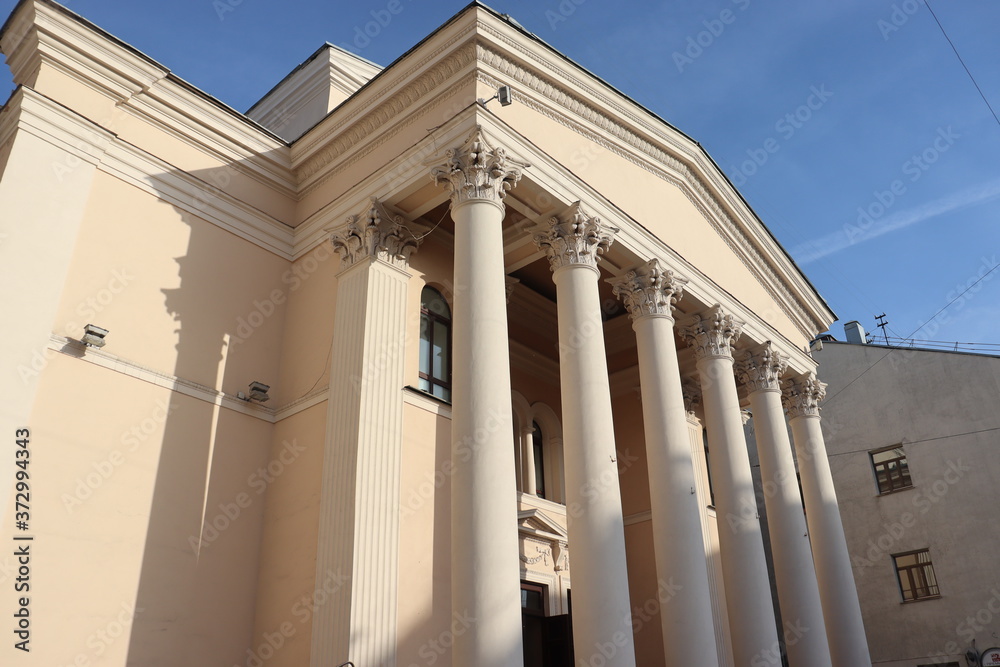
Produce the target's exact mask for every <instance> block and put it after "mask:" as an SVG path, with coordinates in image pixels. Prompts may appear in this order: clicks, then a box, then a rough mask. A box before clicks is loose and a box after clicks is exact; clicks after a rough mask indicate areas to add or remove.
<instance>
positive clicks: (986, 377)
mask: <svg viewBox="0 0 1000 667" xmlns="http://www.w3.org/2000/svg"><path fill="white" fill-rule="evenodd" d="M852 329H853V328H852V327H851V326H850V325H848V334H849V335H848V339H849V340H853V341H854V342H840V341H835V340H833V339H832V337H830V336H825V337H821V339H819V340H817V341H814V343H813V345H812V347H813V350H812V352H813V356H814V358H815V359H816V360H817V361H818V362H819V373H818V375H819V379H820V380H822V381H823V382H825V383H826V384H827V387H826V397H825V399H824V401H823V403H822V404H821V409H822V415H823V422H822V424H823V433H824V436H825V439H826V446H827V449H828V453H829V460H830V467H831V470H832V474H833V480H834V484H835V487H836V493H837V498H838V499H839V503H840V512H841V515H842V517H843V524H844V530H845V533H846V537H847V544H848V549H849V551H850V555H851V561H852V565H853V570H854V578H855V580H856V582H857V588H858V594H859V597H860V602H861V610H862V615H863V618H864V623H865V629H866V634H867V638H868V643H869V648H870V651H871V657H872V664H873V665H878V666H880V667H919V666H923V665H956V666H962V667H966V666H967V665H969V666H972V667H975V666H976V665H983V666H986V665H997V664H1000V649H996V650H991V649H994V648H995V647H1000V559H998V555H1000V521H998V519H1000V517H998V492H1000V400H998V399H1000V357H997V356H991V355H983V354H971V353H963V352H953V351H939V350H930V349H915V348H899V347H889V346H885V345H878V344H865V343H864V342H863V341H864V340H865V336H864V332H863V331H860V335H857V330H856V329H854V330H852Z"/></svg>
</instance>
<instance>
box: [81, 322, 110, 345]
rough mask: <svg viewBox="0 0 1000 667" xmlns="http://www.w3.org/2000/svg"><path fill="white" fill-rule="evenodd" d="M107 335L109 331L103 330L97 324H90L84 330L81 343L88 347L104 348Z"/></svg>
mask: <svg viewBox="0 0 1000 667" xmlns="http://www.w3.org/2000/svg"><path fill="white" fill-rule="evenodd" d="M107 335H108V330H107V329H102V328H101V327H99V326H97V325H95V324H88V325H87V326H85V327H84V328H83V336H82V337H81V338H80V342H81V343H83V344H84V345H86V346H87V347H104V343H105V341H104V338H105V337H106V336H107Z"/></svg>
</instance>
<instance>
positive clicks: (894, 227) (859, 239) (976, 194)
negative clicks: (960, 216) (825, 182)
mask: <svg viewBox="0 0 1000 667" xmlns="http://www.w3.org/2000/svg"><path fill="white" fill-rule="evenodd" d="M997 196H1000V180H997V181H993V182H991V183H985V184H981V185H977V186H974V187H971V188H966V189H965V190H962V191H961V192H956V193H955V194H952V195H949V196H947V197H942V198H940V199H935V200H934V201H930V202H927V203H925V204H921V205H920V206H915V207H913V208H909V209H906V210H905V211H898V212H896V213H893V214H892V215H888V216H886V217H884V218H881V219H878V220H875V221H873V223H872V224H870V225H869V226H867V227H863V226H862V225H859V224H854V223H849V224H846V225H844V228H843V229H841V230H840V231H837V232H833V233H831V234H827V235H826V236H822V237H820V238H818V239H813V240H812V241H806V242H805V243H803V244H801V245H798V246H796V247H795V248H792V250H791V254H792V257H794V258H795V261H796V262H798V263H799V265H800V266H801V265H805V264H809V263H811V262H815V261H816V260H817V259H821V258H823V257H826V256H828V255H832V254H834V253H837V252H840V251H841V250H845V249H847V248H850V247H851V246H854V245H858V244H859V243H865V242H867V241H871V240H872V239H875V238H878V237H879V236H884V235H885V234H889V233H891V232H896V231H899V230H901V229H906V228H907V227H911V226H913V225H916V224H919V223H921V222H924V221H925V220H930V219H932V218H936V217H937V216H939V215H943V214H945V213H951V212H952V211H957V210H960V209H963V208H966V207H968V206H973V205H975V204H980V203H982V202H985V201H988V200H990V199H993V198H995V197H997Z"/></svg>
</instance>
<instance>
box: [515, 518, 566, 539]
mask: <svg viewBox="0 0 1000 667" xmlns="http://www.w3.org/2000/svg"><path fill="white" fill-rule="evenodd" d="M517 531H518V533H520V534H521V535H522V536H524V537H534V538H535V539H540V540H544V541H546V542H560V543H563V544H565V543H566V540H567V539H568V537H569V535H568V534H567V532H566V529H565V528H563V527H562V526H560V525H559V524H558V523H556V522H555V521H554V520H553V519H552V517H550V516H548V515H546V514H545V512H543V511H541V510H539V509H530V510H525V511H523V512H518V513H517Z"/></svg>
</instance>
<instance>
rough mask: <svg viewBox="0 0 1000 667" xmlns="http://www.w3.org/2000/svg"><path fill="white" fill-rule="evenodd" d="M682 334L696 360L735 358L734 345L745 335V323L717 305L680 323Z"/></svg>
mask: <svg viewBox="0 0 1000 667" xmlns="http://www.w3.org/2000/svg"><path fill="white" fill-rule="evenodd" d="M680 325H681V326H680V329H679V331H680V334H681V337H682V338H683V339H684V341H685V342H686V343H687V344H688V346H689V347H691V348H692V349H694V355H695V358H696V359H698V360H699V361H700V360H701V359H713V358H727V359H732V358H733V343H734V342H735V341H736V339H737V338H739V337H740V334H742V333H743V322H740V321H739V320H738V319H736V318H735V317H733V316H732V315H728V314H726V313H725V312H723V310H722V306H720V305H719V304H715V305H714V306H712V307H711V308H709V309H708V310H706V311H704V312H702V313H698V314H696V315H693V316H691V317H690V318H688V319H686V320H684V321H683V322H681V323H680Z"/></svg>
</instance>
